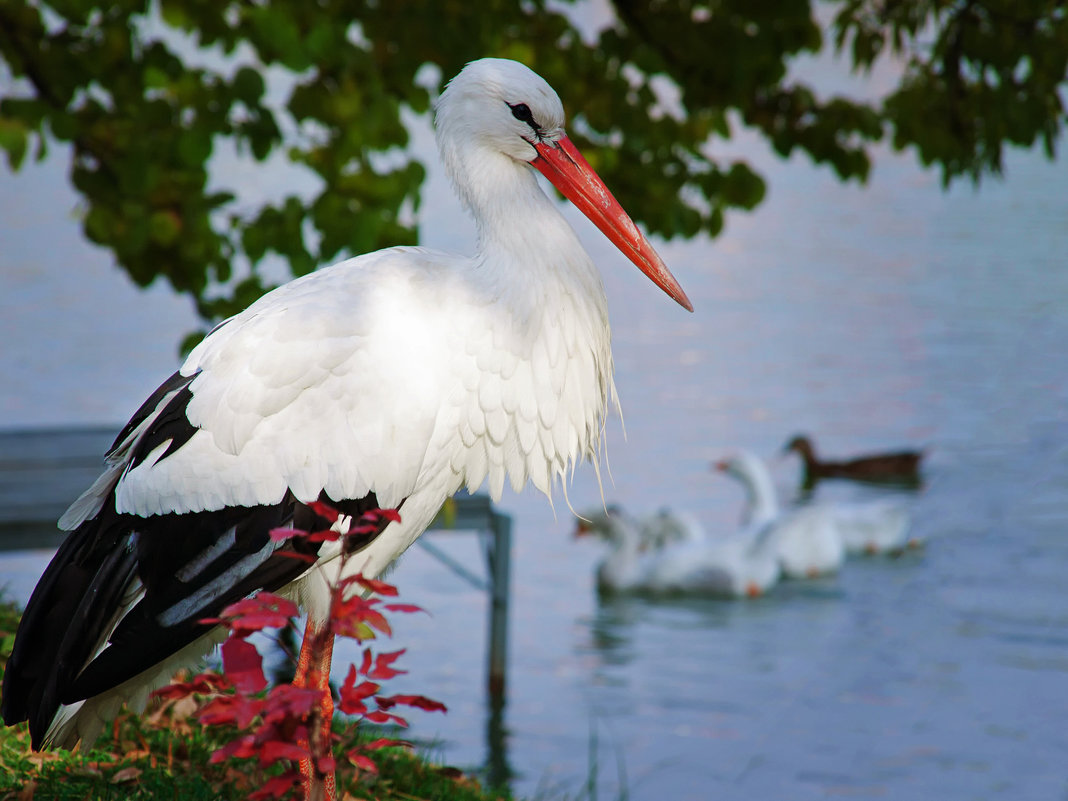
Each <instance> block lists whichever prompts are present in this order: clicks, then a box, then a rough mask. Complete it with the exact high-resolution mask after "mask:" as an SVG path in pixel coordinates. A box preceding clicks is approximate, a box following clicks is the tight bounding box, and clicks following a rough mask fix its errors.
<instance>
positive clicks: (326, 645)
mask: <svg viewBox="0 0 1068 801" xmlns="http://www.w3.org/2000/svg"><path fill="white" fill-rule="evenodd" d="M333 655H334V633H333V632H332V631H330V628H329V627H328V626H322V627H320V626H317V625H316V624H314V623H313V622H312V621H311V619H310V618H309V619H308V623H307V626H306V627H305V629H304V641H303V642H302V643H301V646H300V658H299V659H298V660H297V673H296V676H295V677H294V678H293V684H294V685H295V686H297V687H307V688H314V689H317V690H320V691H321V692H322V700H321V701H320V703H319V710H318V715H314V714H313V715H312V719H311V721H310V722H309V723H310V726H309V727H310V731H309V736H310V737H311V742H310V743H306V742H301V743H300V745H302V746H308V747H309V751H310V752H311V754H313V755H317V756H325V755H327V754H329V753H330V750H331V732H332V729H331V723H332V722H333V719H334V699H333V697H332V696H331V695H330V661H331V658H332V657H333ZM316 724H318V725H316ZM300 775H301V784H302V785H303V788H304V799H305V801H336V799H337V784H336V781H335V778H334V772H333V771H330V772H329V773H325V774H324V773H323V772H322V771H320V770H319V768H318V766H317V765H316V764H315V761H314V760H313V759H311V758H307V759H302V760H300Z"/></svg>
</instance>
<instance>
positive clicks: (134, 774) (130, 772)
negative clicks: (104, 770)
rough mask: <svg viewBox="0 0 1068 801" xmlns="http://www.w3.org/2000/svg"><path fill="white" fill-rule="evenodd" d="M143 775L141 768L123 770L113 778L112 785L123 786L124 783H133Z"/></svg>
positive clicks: (131, 767)
mask: <svg viewBox="0 0 1068 801" xmlns="http://www.w3.org/2000/svg"><path fill="white" fill-rule="evenodd" d="M141 773H142V770H141V769H140V768H135V767H133V766H132V765H131V766H130V767H128V768H123V769H122V770H120V771H118V772H117V773H116V774H115V775H114V776H112V777H111V783H112V784H122V783H123V782H132V781H134V779H137V778H138V777H139V776H140V775H141Z"/></svg>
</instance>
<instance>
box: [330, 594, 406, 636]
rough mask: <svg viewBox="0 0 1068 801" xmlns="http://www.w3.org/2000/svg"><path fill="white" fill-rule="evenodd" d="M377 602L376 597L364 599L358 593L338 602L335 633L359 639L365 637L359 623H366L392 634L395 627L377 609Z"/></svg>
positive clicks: (335, 610) (334, 625)
mask: <svg viewBox="0 0 1068 801" xmlns="http://www.w3.org/2000/svg"><path fill="white" fill-rule="evenodd" d="M377 603H378V600H377V599H375V598H370V599H364V598H361V597H359V596H358V595H357V596H353V597H352V598H347V599H345V600H344V601H341V602H340V603H338V604H337V605H336V607H335V609H334V623H333V629H334V633H335V634H337V635H338V636H340V637H352V638H354V639H356V640H357V641H359V640H362V639H363V635H362V634H361V632H360V627H359V624H360V623H366V624H367V625H368V626H371V627H373V628H376V629H378V630H379V631H381V632H382V633H383V634H389V635H392V634H393V629H391V628H390V626H389V621H387V620H386V618H385V617H384V616H383V615H382V613H381V612H379V611H378V610H377V609H375V605H376V604H377Z"/></svg>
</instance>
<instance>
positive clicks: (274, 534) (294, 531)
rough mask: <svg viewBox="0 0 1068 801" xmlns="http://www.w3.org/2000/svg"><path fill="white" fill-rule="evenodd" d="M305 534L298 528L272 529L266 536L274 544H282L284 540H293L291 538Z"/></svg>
mask: <svg viewBox="0 0 1068 801" xmlns="http://www.w3.org/2000/svg"><path fill="white" fill-rule="evenodd" d="M306 533H307V532H305V531H301V530H300V529H299V528H272V529H271V530H270V531H268V532H267V535H268V536H269V537H270V538H271V539H272V540H274V541H275V542H284V541H285V540H290V539H293V537H303V536H304V535H305V534H306Z"/></svg>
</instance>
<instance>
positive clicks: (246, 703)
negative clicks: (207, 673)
mask: <svg viewBox="0 0 1068 801" xmlns="http://www.w3.org/2000/svg"><path fill="white" fill-rule="evenodd" d="M264 704H265V702H264V701H263V699H261V698H247V697H238V696H233V695H223V696H220V697H218V698H213V699H212V700H211V701H209V702H208V703H207V704H205V705H204V707H203V708H202V709H201V710H200V712H199V713H197V720H199V721H200V722H201V723H203V724H204V725H205V726H215V725H218V724H220V723H229V724H231V725H233V726H236V727H237V728H239V729H244V728H246V727H247V726H248V725H249V724H250V723H252V721H253V720H255V719H256V717H257V716H258V715H259V714H260V713H261V712H262V711H263V708H264Z"/></svg>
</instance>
